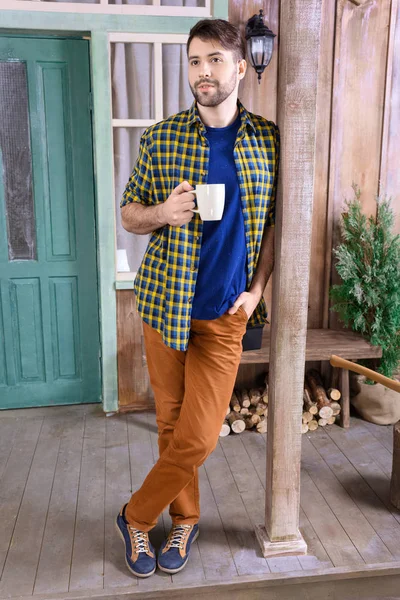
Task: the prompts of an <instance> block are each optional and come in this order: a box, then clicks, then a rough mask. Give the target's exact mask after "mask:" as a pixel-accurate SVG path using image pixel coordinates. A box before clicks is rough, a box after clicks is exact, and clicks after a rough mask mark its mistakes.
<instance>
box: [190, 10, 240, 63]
mask: <svg viewBox="0 0 400 600" xmlns="http://www.w3.org/2000/svg"><path fill="white" fill-rule="evenodd" d="M195 37H198V38H200V39H201V40H202V41H203V42H208V41H214V42H219V43H220V44H221V46H222V47H223V48H225V50H231V51H232V52H234V54H235V55H236V58H237V60H242V58H244V57H245V56H246V44H245V41H244V39H243V37H242V35H241V33H240V31H239V29H238V28H237V27H235V26H234V25H232V24H231V23H228V21H224V19H203V20H202V21H198V22H197V23H196V25H194V26H193V27H192V29H191V30H190V32H189V39H188V41H187V44H186V51H187V54H188V55H189V46H190V43H191V41H192V40H193V38H195Z"/></svg>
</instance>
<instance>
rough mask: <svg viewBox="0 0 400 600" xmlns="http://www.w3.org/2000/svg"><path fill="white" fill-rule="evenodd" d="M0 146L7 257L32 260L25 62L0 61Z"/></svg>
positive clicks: (34, 248)
mask: <svg viewBox="0 0 400 600" xmlns="http://www.w3.org/2000/svg"><path fill="white" fill-rule="evenodd" d="M0 148H1V154H2V163H3V164H2V165H0V168H2V169H3V182H4V187H5V189H4V196H5V203H6V206H5V211H6V222H7V234H8V256H9V259H10V260H23V259H25V260H29V259H30V260H34V259H36V231H35V210H34V202H33V190H32V156H31V146H30V135H29V113H28V85H27V76H26V65H25V63H22V62H0Z"/></svg>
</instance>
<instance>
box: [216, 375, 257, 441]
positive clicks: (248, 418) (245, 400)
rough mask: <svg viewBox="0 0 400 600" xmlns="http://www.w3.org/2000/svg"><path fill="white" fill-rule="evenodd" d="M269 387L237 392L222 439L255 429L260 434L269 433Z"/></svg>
mask: <svg viewBox="0 0 400 600" xmlns="http://www.w3.org/2000/svg"><path fill="white" fill-rule="evenodd" d="M267 414H268V386H265V387H264V388H254V389H251V390H235V391H234V392H233V394H232V398H231V401H230V406H229V408H228V410H227V413H226V417H225V421H224V424H223V425H222V428H221V432H220V434H219V435H220V437H225V436H227V435H229V434H230V432H231V431H232V432H233V433H242V431H244V430H245V429H254V430H255V431H258V433H266V431H267Z"/></svg>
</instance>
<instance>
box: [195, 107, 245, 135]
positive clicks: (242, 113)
mask: <svg viewBox="0 0 400 600" xmlns="http://www.w3.org/2000/svg"><path fill="white" fill-rule="evenodd" d="M237 104H238V108H239V114H240V120H241V126H240V129H242V130H243V129H244V127H245V126H246V125H248V126H249V127H251V129H253V131H255V130H256V129H255V127H254V124H253V122H252V120H251V118H250V114H249V112H248V111H247V110H246V109H245V107H244V106H243V104H242V103H241V102H240V100H238V101H237ZM194 123H198V125H199V127H200V130H201V131H205V127H204V123H203V121H202V120H201V119H200V114H199V111H198V108H197V103H196V101H194V102H193V104H192V106H191V107H190V109H189V112H188V125H189V126H190V125H192V124H194Z"/></svg>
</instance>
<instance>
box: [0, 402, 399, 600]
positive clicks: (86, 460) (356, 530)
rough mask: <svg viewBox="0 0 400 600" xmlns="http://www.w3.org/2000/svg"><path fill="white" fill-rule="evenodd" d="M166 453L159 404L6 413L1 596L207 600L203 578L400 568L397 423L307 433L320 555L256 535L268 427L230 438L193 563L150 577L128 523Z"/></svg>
mask: <svg viewBox="0 0 400 600" xmlns="http://www.w3.org/2000/svg"><path fill="white" fill-rule="evenodd" d="M156 456H157V435H156V427H155V418H154V415H153V414H151V413H141V414H127V415H117V416H112V417H105V416H104V415H103V413H102V411H101V408H100V407H99V406H93V405H86V406H78V407H57V408H46V409H27V410H19V411H6V412H3V413H0V506H1V513H0V574H1V578H0V598H9V597H30V596H32V595H33V596H35V597H36V598H39V597H43V598H76V597H86V596H90V597H93V596H94V597H99V598H100V597H104V598H105V597H114V598H117V597H118V598H120V597H121V598H122V597H128V596H129V595H134V596H136V597H140V598H145V597H150V596H151V597H155V596H154V595H153V592H154V594H155V593H156V592H157V593H159V592H160V591H161V590H163V596H164V597H178V596H179V597H188V596H189V594H188V591H187V592H186V596H185V595H184V594H183V595H181V593H180V592H181V591H182V589H184V588H185V587H186V588H189V589H190V588H192V589H193V594H192V593H191V594H190V598H194V597H196V598H197V596H195V595H194V588H196V589H197V588H199V589H200V588H201V586H205V589H208V592H209V593H210V592H212V591H213V589H214V588H213V587H212V584H219V585H222V586H224V585H225V589H226V590H228V588H227V587H226V584H232V583H235V582H237V583H240V582H243V583H244V584H245V583H246V582H247V583H248V584H249V585H250V583H251V582H260V581H266V580H269V579H270V580H271V581H274V582H275V583H276V582H278V583H279V582H280V581H281V580H283V579H284V578H285V577H290V578H292V580H293V581H294V580H296V577H297V578H298V576H304V575H312V574H324V573H325V574H326V573H335V572H338V573H339V572H340V573H345V572H348V571H354V572H361V571H364V570H366V569H367V570H369V571H371V572H373V571H374V570H377V571H379V570H380V569H387V568H389V571H388V573H389V575H390V574H393V572H394V571H393V572H392V571H391V570H390V567H391V566H392V567H394V568H398V571H396V573H399V574H400V511H397V510H396V509H395V508H394V507H392V506H391V504H390V502H389V482H390V473H391V459H392V428H391V427H379V426H374V425H372V424H369V423H366V422H364V421H361V420H358V419H356V418H352V422H351V428H350V429H349V430H347V431H346V430H343V429H341V428H339V427H338V426H331V427H327V428H325V429H319V430H317V431H316V432H313V433H310V434H306V435H303V459H302V488H301V498H302V500H301V515H300V525H301V530H302V533H303V535H304V537H305V539H306V541H307V543H308V547H309V554H308V556H303V557H287V558H273V559H272V558H271V559H268V560H266V559H264V558H263V557H262V556H261V553H260V551H259V548H258V545H257V542H256V539H255V535H254V532H253V531H254V530H253V528H254V524H258V523H261V522H263V520H264V518H263V517H264V514H263V513H264V497H265V496H264V494H265V492H264V479H265V460H266V450H265V436H263V435H260V434H257V433H253V432H244V433H243V434H240V435H231V436H229V437H227V438H223V439H221V440H220V443H219V444H218V447H217V449H216V450H215V452H214V453H213V454H212V456H211V457H210V458H209V459H208V460H207V462H206V464H205V465H204V466H203V467H202V468H201V506H202V519H201V527H200V531H201V534H200V537H199V539H198V541H197V542H196V543H195V544H194V546H193V549H192V553H191V557H190V562H189V564H188V566H187V568H186V569H185V570H183V571H182V572H181V573H179V574H177V575H174V576H172V577H171V576H168V575H166V574H162V573H159V572H156V574H155V575H154V576H153V577H151V578H149V579H146V580H137V579H135V578H134V577H132V576H130V574H129V573H128V571H127V569H126V567H125V563H124V558H123V546H122V543H121V541H120V539H119V538H118V537H117V535H116V532H115V529H114V521H115V517H116V514H117V512H118V510H119V509H120V507H121V505H122V504H123V503H124V502H125V501H127V499H128V498H129V496H130V492H131V490H132V489H133V490H135V489H136V488H137V487H138V486H139V485H140V483H141V482H142V480H143V478H144V476H145V475H146V473H147V472H148V470H149V468H150V467H151V465H152V464H153V463H154V461H155V458H156ZM169 524H170V522H169V517H168V515H167V514H165V515H163V518H162V519H161V521H160V523H159V525H158V526H157V528H156V529H155V530H153V532H152V534H151V537H152V539H153V542H154V544H155V546H156V547H157V546H158V545H159V544H160V543H161V540H162V539H163V537H164V536H165V534H166V533H167V531H168V529H169ZM371 565H373V567H372V566H371ZM382 572H383V571H382ZM210 586H211V587H210ZM168 590H170V592H171V595H170V594H169V593H168ZM173 590H175V593H172V592H173ZM179 591H180V592H179ZM178 592H179V593H178ZM236 594H239V595H236ZM215 597H216V596H215ZM230 597H231V598H232V599H233V598H250V597H251V598H253V597H254V598H255V597H257V598H258V597H261V596H256V595H254V596H253V595H248V594H247V593H246V592H244V591H243V595H240V592H236V593H234V594H233V595H232V593H231V595H230ZM262 597H263V598H267V597H268V598H269V597H271V598H272V597H274V598H275V596H266V595H263V596H262ZM276 597H278V596H276ZM279 597H281V598H283V597H285V598H286V597H288V598H290V597H291V596H290V595H289V596H284V595H280V596H279ZM307 597H308V596H307ZM332 597H333V596H332ZM335 597H336V596H335ZM371 597H377V596H371Z"/></svg>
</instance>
